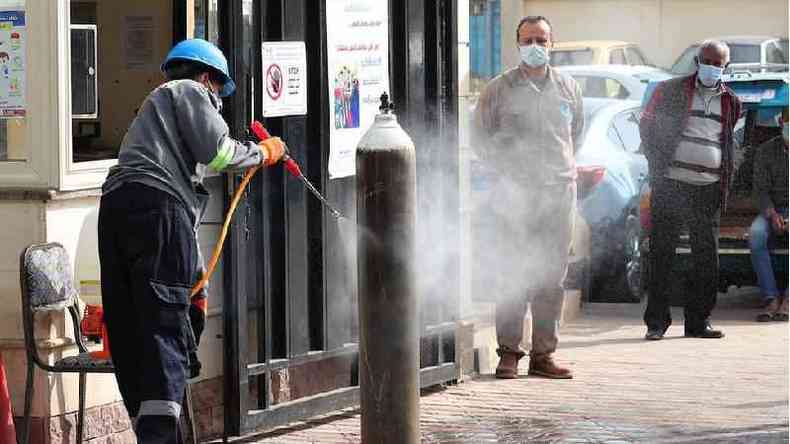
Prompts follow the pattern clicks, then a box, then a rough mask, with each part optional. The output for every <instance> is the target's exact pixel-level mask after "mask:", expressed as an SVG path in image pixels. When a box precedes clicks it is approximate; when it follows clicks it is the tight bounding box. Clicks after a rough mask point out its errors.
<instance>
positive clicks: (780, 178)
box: [749, 108, 790, 322]
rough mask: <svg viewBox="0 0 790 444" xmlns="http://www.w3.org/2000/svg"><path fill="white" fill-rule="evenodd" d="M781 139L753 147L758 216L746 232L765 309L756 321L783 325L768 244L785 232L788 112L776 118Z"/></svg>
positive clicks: (783, 305) (783, 301)
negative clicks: (775, 322)
mask: <svg viewBox="0 0 790 444" xmlns="http://www.w3.org/2000/svg"><path fill="white" fill-rule="evenodd" d="M780 120H781V121H780V122H779V123H780V126H781V127H782V136H781V137H774V138H773V139H770V140H768V141H766V142H765V143H763V144H762V145H760V146H759V147H758V148H757V152H756V154H755V159H754V192H755V195H756V196H757V199H758V202H759V205H760V214H759V215H758V216H757V217H756V218H755V219H754V222H753V223H752V226H751V228H750V230H749V249H750V250H751V258H752V267H754V272H755V273H756V274H757V282H758V284H759V285H760V290H761V292H762V295H763V299H764V301H765V309H764V311H763V312H762V313H760V314H759V315H757V321H758V322H768V321H784V322H787V312H788V302H787V290H785V291H784V294H783V295H782V294H780V293H779V290H778V288H777V285H776V276H775V275H774V269H773V266H772V262H771V252H770V250H769V249H768V241H769V240H770V239H771V238H772V237H775V236H778V235H782V234H784V233H787V207H788V183H787V177H788V155H787V139H788V128H790V127H788V124H787V121H788V111H787V108H785V109H784V110H783V111H782V114H781V117H780Z"/></svg>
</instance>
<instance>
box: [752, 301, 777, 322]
mask: <svg viewBox="0 0 790 444" xmlns="http://www.w3.org/2000/svg"><path fill="white" fill-rule="evenodd" d="M779 309H780V305H779V301H778V300H777V299H771V301H770V302H768V303H767V304H765V308H764V309H763V310H764V311H763V312H762V313H760V314H758V315H757V322H771V321H773V320H775V319H774V317H775V316H776V315H777V314H779Z"/></svg>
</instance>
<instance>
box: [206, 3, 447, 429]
mask: <svg viewBox="0 0 790 444" xmlns="http://www.w3.org/2000/svg"><path fill="white" fill-rule="evenodd" d="M324 5H325V1H324V0H322V1H318V2H316V1H314V0H226V1H221V2H220V4H219V17H220V19H219V20H220V23H219V43H220V46H221V47H222V48H223V50H224V51H225V53H226V54H228V55H229V58H228V59H229V63H230V66H231V69H232V71H233V75H234V78H235V79H236V83H237V86H238V89H237V92H236V94H235V95H234V96H233V97H232V98H230V100H228V102H227V104H226V107H225V109H226V113H227V114H226V120H227V121H228V122H229V124H230V127H231V131H232V133H233V134H234V135H236V136H238V137H241V136H243V135H244V133H245V128H246V127H247V125H248V124H249V122H250V121H251V120H252V118H257V119H259V120H260V119H261V116H262V110H261V98H260V97H261V91H263V86H262V79H261V77H262V76H261V68H260V67H261V54H260V48H261V42H262V41H281V40H282V41H289V40H291V41H305V43H306V47H307V54H308V82H309V88H308V114H307V115H306V116H299V117H284V118H274V119H268V120H266V121H264V124H265V125H266V126H267V127H268V128H269V129H270V131H271V132H272V133H273V134H278V135H281V136H282V138H283V139H284V140H287V141H288V145H289V148H290V149H291V151H292V153H293V156H294V158H295V159H296V160H297V161H298V162H299V163H300V165H301V166H302V169H303V170H304V171H305V172H306V174H307V176H308V177H309V179H310V180H311V181H312V182H313V183H315V184H317V186H318V187H319V189H321V190H322V192H323V193H325V195H326V196H327V197H328V198H329V200H330V201H332V202H334V203H336V205H337V206H338V208H339V209H340V210H341V212H343V213H344V214H346V215H348V216H351V217H352V218H354V217H355V216H354V215H355V202H356V196H355V183H354V178H353V177H352V178H344V179H334V180H331V181H330V180H329V178H328V175H327V173H326V171H327V162H328V155H329V136H328V134H329V122H330V120H329V109H328V103H329V98H328V87H327V81H328V80H327V73H326V70H327V68H326V67H327V54H326V48H325V42H326V19H325V6H324ZM456 7H457V6H456V0H426V1H423V0H390V2H389V8H390V78H391V86H392V94H391V95H392V96H393V98H394V99H395V101H396V106H397V108H396V112H397V113H398V115H399V118H400V120H401V124H402V125H403V127H404V129H406V131H407V132H409V133H410V134H411V135H412V137H413V138H414V141H415V144H416V146H417V152H418V199H420V206H419V211H420V213H419V214H420V215H419V217H420V218H421V220H428V219H430V218H442V220H445V221H448V223H447V224H446V226H444V227H443V233H442V236H441V240H438V241H437V240H435V239H438V237H437V238H434V237H433V236H434V234H435V233H431V232H423V233H422V234H421V235H422V236H423V238H422V240H421V241H432V242H433V245H432V248H438V249H441V251H443V252H444V253H445V256H446V257H455V258H458V256H459V255H458V254H455V255H454V256H453V254H452V253H453V252H457V251H458V250H459V248H460V247H459V243H460V231H459V220H458V211H459V210H458V209H459V205H458V204H459V202H458V186H457V184H458V149H457V146H458V143H457V115H458V113H457V106H458V104H457V78H456V72H457V62H456V54H457V51H456V41H457V38H456V33H457V30H456V21H457V14H456ZM428 147H431V148H428ZM437 172H441V174H442V175H443V177H445V178H449V180H445V181H442V182H441V183H440V182H439V181H436V180H435V179H434V177H435V173H437ZM453 178H454V182H453ZM238 182H239V177H228V178H227V180H226V184H225V188H226V193H225V195H226V198H225V204H226V206H227V203H228V198H227V196H228V194H229V191H231V190H232V189H234V188H235V186H236V185H237V184H238ZM453 184H455V185H453ZM247 194H248V196H247V199H246V200H245V202H246V204H245V205H246V207H244V208H241V207H240V208H239V211H238V212H237V215H236V217H235V221H234V223H233V225H232V230H231V235H230V238H229V242H228V245H227V247H226V250H225V253H224V256H223V270H224V271H223V272H224V288H223V289H224V301H223V311H224V313H223V315H224V334H223V338H224V353H225V356H224V372H223V373H224V397H225V400H224V406H225V434H226V435H239V434H242V433H244V432H248V431H251V430H255V429H264V428H272V427H276V426H279V425H283V424H286V423H288V422H292V421H296V420H301V419H306V418H308V417H311V416H315V415H318V414H321V413H325V412H329V411H332V410H337V409H340V408H345V407H349V406H352V405H355V404H357V403H358V385H357V383H358V382H357V377H356V368H357V363H356V356H357V350H358V348H357V337H358V335H357V307H356V300H357V294H356V293H357V288H356V262H355V258H354V257H353V255H348V254H344V251H347V249H344V245H343V242H342V241H341V233H340V232H339V229H338V226H337V224H336V222H335V221H334V219H332V218H331V216H328V215H327V214H325V213H324V211H323V210H322V208H321V207H320V205H319V204H318V203H317V201H316V200H315V199H312V197H310V196H308V195H306V194H305V191H304V189H303V188H302V185H301V184H299V183H298V182H297V181H294V180H289V179H288V178H287V177H285V176H284V174H283V171H282V169H281V168H271V169H268V170H267V171H266V172H265V173H263V174H259V175H258V177H257V178H256V179H255V180H254V181H253V183H252V184H251V186H250V187H249V189H248V192H247ZM429 196H430V197H431V198H432V199H433V200H431V201H428V200H427V197H429ZM421 198H422V199H421ZM352 251H355V249H352ZM418 265H419V264H418ZM442 267H443V268H442V270H441V272H442V273H443V274H442V276H443V285H442V288H441V293H442V294H440V295H437V294H434V293H436V292H437V291H438V290H437V289H436V288H432V289H424V291H425V292H426V294H424V295H422V294H421V296H422V299H423V300H424V302H423V304H422V307H421V309H422V313H423V332H422V336H423V337H422V340H421V344H422V347H421V359H420V360H421V367H422V369H421V385H422V386H423V387H426V386H431V385H436V384H440V383H444V382H449V381H454V380H456V379H457V378H458V375H459V369H458V366H457V364H456V356H455V325H456V324H455V321H456V319H457V307H458V299H459V288H458V287H459V272H460V265H459V263H458V259H454V260H450V261H447V262H446V263H444V264H442ZM428 293H431V294H428ZM340 357H347V358H348V363H349V366H348V367H349V368H348V371H349V379H348V384H347V385H346V386H343V387H336V388H333V389H331V390H327V391H324V392H321V393H318V394H314V395H312V396H308V397H303V398H299V399H296V400H293V401H288V402H280V403H276V404H275V403H274V402H273V399H272V393H271V382H272V374H273V372H277V371H282V370H283V369H293V368H295V367H297V366H302V365H305V364H309V363H316V362H325V361H328V360H330V359H338V358H340Z"/></svg>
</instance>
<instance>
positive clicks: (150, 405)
mask: <svg viewBox="0 0 790 444" xmlns="http://www.w3.org/2000/svg"><path fill="white" fill-rule="evenodd" d="M162 71H163V72H164V74H165V77H166V78H167V80H168V81H167V82H165V83H164V84H162V85H160V86H158V87H157V88H156V89H154V90H153V91H152V92H151V93H150V94H149V95H148V97H147V98H146V99H145V101H144V102H143V104H142V105H141V107H140V109H139V112H138V114H137V116H136V117H135V119H134V120H133V121H132V123H131V125H130V127H129V129H128V131H127V132H126V136H125V137H124V139H123V142H122V144H121V148H120V152H119V153H118V164H117V165H116V166H114V167H112V168H111V169H110V172H109V175H108V176H107V180H106V181H105V182H104V186H103V189H102V198H101V206H100V211H99V260H100V262H101V283H102V303H103V305H104V317H105V318H104V319H105V321H106V324H107V330H108V334H109V343H110V344H111V354H112V360H113V363H114V364H115V368H116V379H117V381H118V387H119V388H120V391H121V395H122V396H123V400H124V403H125V404H126V408H127V410H128V411H129V416H130V418H132V421H133V425H134V429H135V433H136V434H137V440H138V442H140V443H145V444H150V443H180V442H181V440H182V438H181V437H180V435H179V432H178V418H179V416H180V412H181V403H182V400H183V395H184V388H185V386H186V380H187V378H188V377H193V376H196V375H197V374H198V372H199V367H200V364H199V362H198V361H197V359H196V356H197V353H196V350H197V344H198V342H199V339H200V334H201V333H202V330H203V326H204V325H205V311H203V310H196V309H195V307H200V306H202V307H205V301H204V300H203V303H202V304H201V303H200V300H201V298H205V296H206V295H205V293H198V294H197V295H195V296H194V299H190V289H191V287H192V286H193V284H194V283H195V282H196V281H197V280H198V278H199V277H200V275H201V273H202V259H201V256H200V252H199V248H198V241H197V230H198V227H199V225H200V220H201V217H202V214H203V211H204V209H205V206H206V204H207V202H208V192H207V191H206V189H205V188H204V187H203V185H202V180H203V176H204V174H205V173H206V171H207V170H213V171H216V172H222V171H233V170H242V169H245V168H249V167H253V166H256V165H259V164H264V165H266V166H270V165H274V164H275V163H277V162H278V161H279V160H280V159H281V158H282V157H283V153H284V145H283V142H282V141H281V140H280V139H278V138H276V137H275V138H271V139H268V140H266V141H263V142H261V143H260V144H254V143H252V142H247V143H243V142H240V141H238V140H234V139H233V138H232V137H230V135H229V134H228V125H227V124H226V123H225V121H224V120H223V118H222V116H221V115H220V109H221V108H222V97H225V96H228V95H230V94H232V93H233V91H234V89H235V84H234V83H233V80H232V79H231V78H230V75H229V73H228V62H227V60H226V59H225V57H224V56H223V54H222V52H221V51H220V50H219V49H218V48H217V47H216V46H214V45H213V44H211V43H209V42H207V41H205V40H200V39H190V40H185V41H183V42H181V43H179V44H178V45H176V46H175V47H174V48H173V49H172V50H171V51H170V53H169V54H168V55H167V58H166V59H165V61H164V63H163V64H162Z"/></svg>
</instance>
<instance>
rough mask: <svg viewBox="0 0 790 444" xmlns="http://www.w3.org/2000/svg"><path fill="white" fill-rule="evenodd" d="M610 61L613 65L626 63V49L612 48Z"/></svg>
mask: <svg viewBox="0 0 790 444" xmlns="http://www.w3.org/2000/svg"><path fill="white" fill-rule="evenodd" d="M609 63H610V64H612V65H626V64H627V63H626V62H625V51H624V50H623V49H622V48H620V49H614V50H612V52H611V53H610V54H609Z"/></svg>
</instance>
